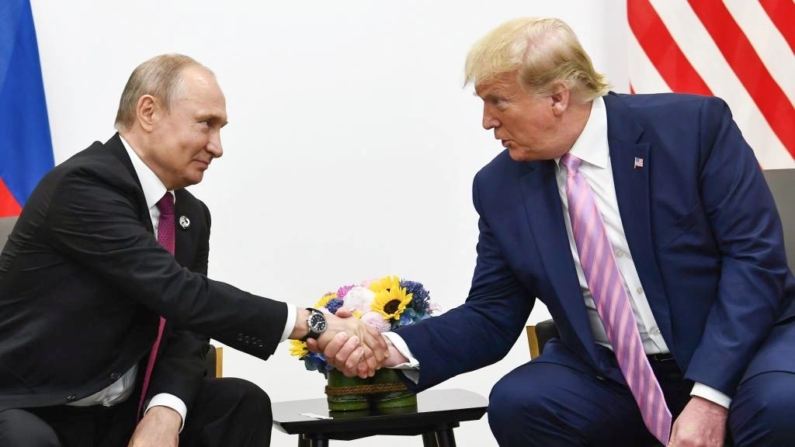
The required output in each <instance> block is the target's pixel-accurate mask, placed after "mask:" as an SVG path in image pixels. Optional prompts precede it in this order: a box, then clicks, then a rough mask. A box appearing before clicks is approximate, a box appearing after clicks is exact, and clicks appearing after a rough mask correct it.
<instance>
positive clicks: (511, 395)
mask: <svg viewBox="0 0 795 447" xmlns="http://www.w3.org/2000/svg"><path fill="white" fill-rule="evenodd" d="M545 399H546V397H545V396H544V395H543V393H542V392H541V390H539V389H538V388H537V387H532V386H527V385H526V383H525V385H522V384H521V383H519V382H518V381H517V380H516V378H515V377H514V375H512V374H509V375H507V376H505V377H503V378H502V379H500V380H499V381H498V382H497V384H496V385H494V387H493V388H492V390H491V393H490V394H489V407H488V412H487V414H488V419H489V426H490V428H491V431H492V433H493V434H494V436H495V437H496V438H497V439H498V440H499V439H519V438H524V437H526V436H527V435H528V433H527V431H528V430H532V429H533V427H539V426H540V425H539V424H540V423H541V422H542V421H545V420H547V419H548V418H547V416H545V412H546V409H547V408H548V406H547V405H544V401H545ZM500 445H504V443H500Z"/></svg>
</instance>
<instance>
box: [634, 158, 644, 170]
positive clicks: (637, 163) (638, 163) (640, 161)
mask: <svg viewBox="0 0 795 447" xmlns="http://www.w3.org/2000/svg"><path fill="white" fill-rule="evenodd" d="M642 167H643V159H642V158H640V157H635V165H634V166H632V168H633V169H640V168H642Z"/></svg>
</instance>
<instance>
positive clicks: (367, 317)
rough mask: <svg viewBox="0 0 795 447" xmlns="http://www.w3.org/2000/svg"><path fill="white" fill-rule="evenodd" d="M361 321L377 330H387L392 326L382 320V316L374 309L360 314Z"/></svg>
mask: <svg viewBox="0 0 795 447" xmlns="http://www.w3.org/2000/svg"><path fill="white" fill-rule="evenodd" d="M362 322H364V324H367V325H369V326H372V327H374V328H376V329H378V332H387V331H389V330H390V329H391V328H392V325H391V324H389V322H388V321H386V320H384V316H383V315H381V314H380V313H378V312H375V311H370V312H367V313H366V314H364V315H362Z"/></svg>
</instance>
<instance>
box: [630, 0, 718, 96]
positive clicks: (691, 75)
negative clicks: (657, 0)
mask: <svg viewBox="0 0 795 447" xmlns="http://www.w3.org/2000/svg"><path fill="white" fill-rule="evenodd" d="M627 18H628V20H629V27H630V29H632V33H633V34H635V38H636V39H638V43H640V46H641V48H643V51H644V52H645V53H646V56H647V57H648V58H649V60H651V63H652V64H654V67H655V68H657V71H658V72H659V73H660V76H662V78H663V79H664V80H665V82H666V83H667V84H668V86H669V87H671V90H673V91H675V92H682V93H696V94H699V95H712V92H711V91H710V89H709V87H707V84H706V83H705V82H704V80H703V79H702V78H701V75H699V74H698V72H697V71H696V69H695V68H693V66H692V65H691V64H690V61H688V60H687V57H685V54H684V53H682V50H680V49H679V46H678V45H677V44H676V41H675V40H674V38H673V36H671V33H670V32H668V28H667V27H666V26H665V23H663V21H662V19H660V16H659V15H658V14H657V11H656V10H655V9H654V7H653V6H652V5H651V3H650V2H649V0H629V1H627Z"/></svg>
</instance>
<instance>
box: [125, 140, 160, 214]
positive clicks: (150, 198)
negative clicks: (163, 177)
mask: <svg viewBox="0 0 795 447" xmlns="http://www.w3.org/2000/svg"><path fill="white" fill-rule="evenodd" d="M119 138H120V139H121V142H122V144H123V145H124V149H126V150H127V155H128V156H129V157H130V161H131V162H132V165H133V169H134V170H135V174H136V175H137V176H138V181H139V182H141V189H142V190H143V191H144V199H145V200H146V206H147V208H152V207H153V206H155V205H157V202H159V201H160V199H162V198H163V194H165V193H166V192H167V191H168V190H167V189H166V186H165V185H164V184H163V182H161V181H160V179H159V178H158V177H157V175H156V174H155V173H154V171H152V170H151V169H149V166H147V165H146V163H144V162H143V160H141V157H139V156H138V154H137V153H136V152H135V151H134V150H132V147H130V144H129V143H128V142H127V140H125V139H124V137H122V136H121V135H119ZM171 195H172V196H173V195H174V192H173V191H171Z"/></svg>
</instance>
